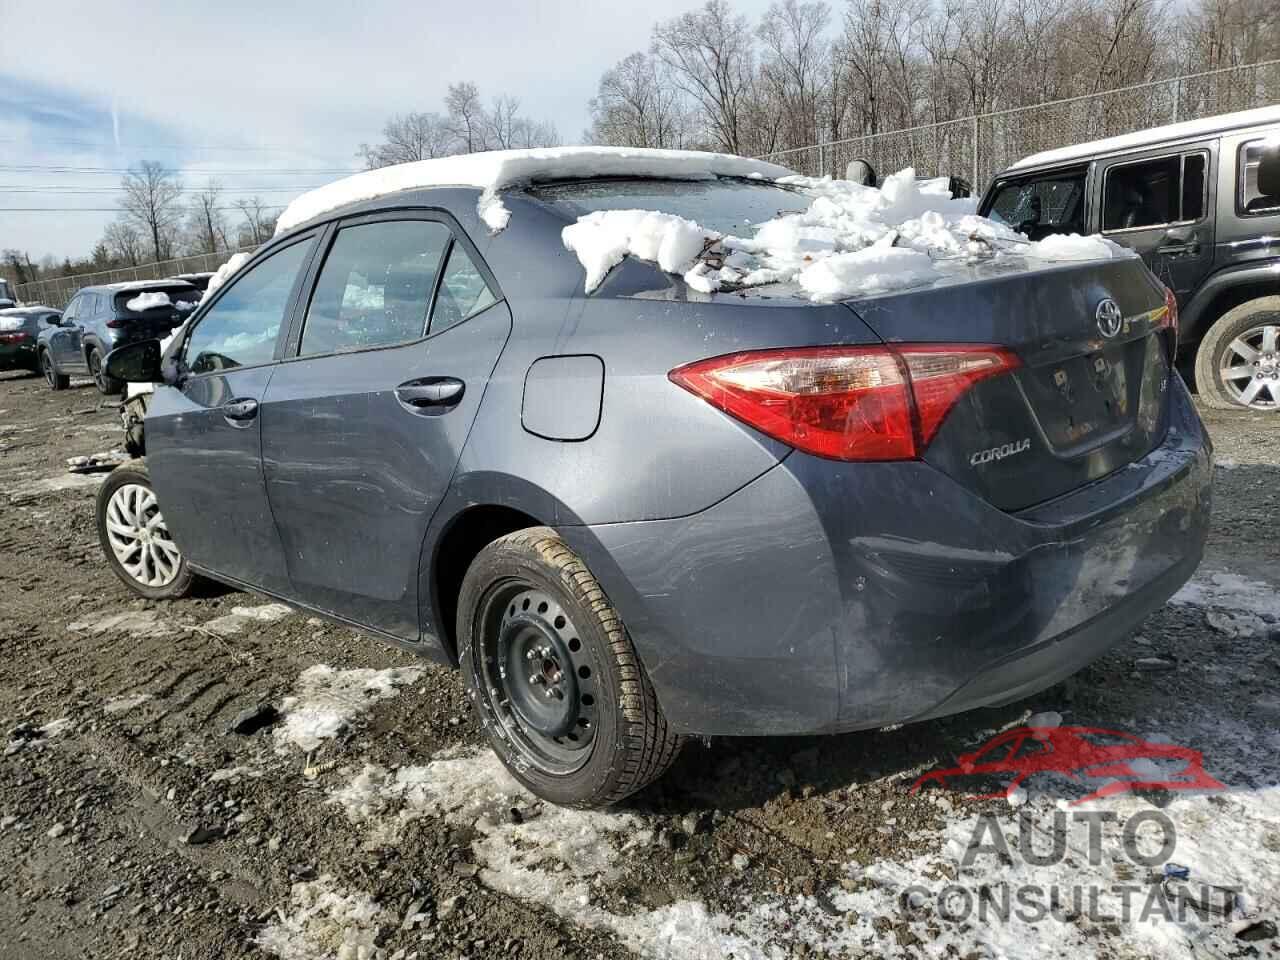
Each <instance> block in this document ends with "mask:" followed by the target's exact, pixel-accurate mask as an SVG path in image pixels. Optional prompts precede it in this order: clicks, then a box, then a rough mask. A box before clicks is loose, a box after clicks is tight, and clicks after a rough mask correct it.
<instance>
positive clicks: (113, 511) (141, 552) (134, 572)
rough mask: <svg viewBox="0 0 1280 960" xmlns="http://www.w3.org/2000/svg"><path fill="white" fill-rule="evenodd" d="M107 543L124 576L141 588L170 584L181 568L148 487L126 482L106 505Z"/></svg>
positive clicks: (170, 538)
mask: <svg viewBox="0 0 1280 960" xmlns="http://www.w3.org/2000/svg"><path fill="white" fill-rule="evenodd" d="M107 540H108V541H109V543H110V546H111V552H112V553H113V554H114V555H115V558H116V560H117V561H119V563H120V566H121V567H123V568H124V571H125V573H127V574H129V576H130V577H131V578H132V579H133V580H135V581H136V582H138V583H139V584H141V585H142V586H144V587H165V586H168V585H169V584H171V583H173V581H174V580H175V579H177V576H178V570H179V568H180V567H181V565H182V554H181V553H179V552H178V548H177V546H176V545H175V544H174V542H173V538H172V537H170V536H169V528H168V527H166V526H165V523H164V518H163V517H162V516H161V515H160V505H159V504H158V503H157V502H156V495H155V493H154V492H152V491H151V489H150V488H148V487H144V486H142V485H141V484H138V483H126V484H124V485H122V486H121V487H120V488H119V489H118V490H116V491H115V492H114V493H113V494H111V499H110V500H109V501H108V502H107Z"/></svg>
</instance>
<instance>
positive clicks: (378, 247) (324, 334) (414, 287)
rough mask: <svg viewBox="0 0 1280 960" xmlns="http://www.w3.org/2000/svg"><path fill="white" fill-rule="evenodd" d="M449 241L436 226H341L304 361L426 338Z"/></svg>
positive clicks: (306, 333)
mask: <svg viewBox="0 0 1280 960" xmlns="http://www.w3.org/2000/svg"><path fill="white" fill-rule="evenodd" d="M450 238H451V234H450V232H449V228H448V227H446V226H445V225H444V224H442V223H437V222H435V221H431V220H389V221H378V222H375V223H363V224H357V225H355V226H350V227H343V228H342V229H341V230H339V231H338V233H337V235H336V236H335V238H334V241H333V245H332V247H330V249H329V255H328V257H326V258H325V262H324V267H323V268H322V269H321V271H320V278H319V280H318V281H317V282H316V288H315V293H314V294H313V296H312V298H311V303H310V305H309V306H308V307H307V318H306V322H305V324H304V325H303V328H302V351H301V352H302V355H303V356H319V355H322V354H328V353H339V352H342V351H344V350H362V349H365V348H368V347H382V346H390V345H392V344H396V343H407V342H409V341H412V340H418V339H420V338H422V337H423V336H425V335H426V332H427V313H428V311H429V310H430V309H431V297H432V294H433V293H434V292H435V286H436V277H437V276H438V275H439V272H440V261H441V258H442V257H443V256H444V254H445V250H446V249H447V248H448V246H449V241H450Z"/></svg>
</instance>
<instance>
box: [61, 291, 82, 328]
mask: <svg viewBox="0 0 1280 960" xmlns="http://www.w3.org/2000/svg"><path fill="white" fill-rule="evenodd" d="M80 301H81V298H80V297H78V296H76V297H72V298H71V302H70V303H68V304H67V309H65V310H63V311H62V320H63V322H64V323H72V322H74V321H75V319H76V314H78V313H79V312H80Z"/></svg>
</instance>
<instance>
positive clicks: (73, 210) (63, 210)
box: [0, 204, 284, 213]
mask: <svg viewBox="0 0 1280 960" xmlns="http://www.w3.org/2000/svg"><path fill="white" fill-rule="evenodd" d="M213 209H214V210H217V211H219V212H221V213H239V212H241V210H240V208H239V207H214V208H213ZM262 209H263V211H264V212H267V211H271V210H283V209H284V207H283V205H280V204H273V205H272V206H269V207H263V208H262ZM119 212H120V208H119V207H0V213H119Z"/></svg>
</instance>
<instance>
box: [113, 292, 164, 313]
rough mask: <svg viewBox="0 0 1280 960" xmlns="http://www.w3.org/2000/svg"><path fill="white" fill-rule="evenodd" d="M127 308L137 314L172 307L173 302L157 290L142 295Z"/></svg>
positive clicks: (127, 305)
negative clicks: (157, 308)
mask: <svg viewBox="0 0 1280 960" xmlns="http://www.w3.org/2000/svg"><path fill="white" fill-rule="evenodd" d="M125 306H126V307H128V308H129V309H130V310H132V311H134V312H135V313H141V312H142V311H143V310H154V309H155V308H156V307H171V306H173V301H172V300H170V299H169V295H168V294H167V293H165V292H164V291H163V290H157V291H155V292H151V293H140V294H138V295H137V296H136V297H134V298H133V299H132V300H130V301H129V302H128V303H126V304H125Z"/></svg>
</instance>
